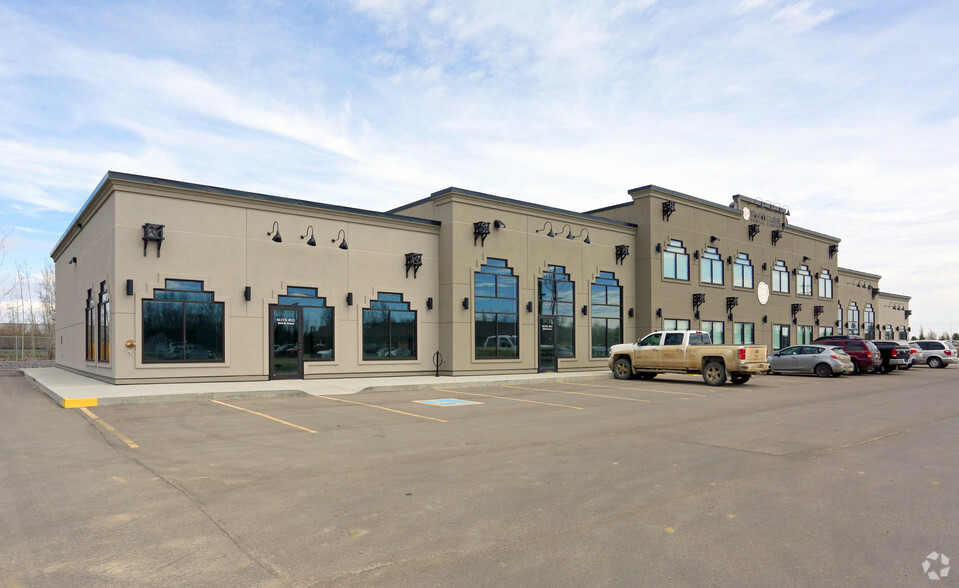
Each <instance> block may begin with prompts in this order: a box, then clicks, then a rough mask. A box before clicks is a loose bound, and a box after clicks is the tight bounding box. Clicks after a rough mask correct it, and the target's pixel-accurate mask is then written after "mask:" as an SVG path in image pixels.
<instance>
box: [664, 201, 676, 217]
mask: <svg viewBox="0 0 959 588" xmlns="http://www.w3.org/2000/svg"><path fill="white" fill-rule="evenodd" d="M674 212H676V203H675V202H673V201H672V200H667V201H666V202H663V220H664V221H666V222H669V217H670V215H672V214H673V213H674Z"/></svg>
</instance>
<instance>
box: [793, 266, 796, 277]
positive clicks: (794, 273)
mask: <svg viewBox="0 0 959 588" xmlns="http://www.w3.org/2000/svg"><path fill="white" fill-rule="evenodd" d="M793 275H794V276H795V275H796V268H793Z"/></svg>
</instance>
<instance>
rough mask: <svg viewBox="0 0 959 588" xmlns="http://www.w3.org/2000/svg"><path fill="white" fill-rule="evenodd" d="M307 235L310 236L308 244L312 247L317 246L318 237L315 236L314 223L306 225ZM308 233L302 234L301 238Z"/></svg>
mask: <svg viewBox="0 0 959 588" xmlns="http://www.w3.org/2000/svg"><path fill="white" fill-rule="evenodd" d="M306 235H309V236H310V240H309V241H307V242H306V244H307V245H309V246H310V247H316V239H314V238H313V225H310V226H308V227H306ZM306 235H300V239H305V238H306Z"/></svg>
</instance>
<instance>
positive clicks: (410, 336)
mask: <svg viewBox="0 0 959 588" xmlns="http://www.w3.org/2000/svg"><path fill="white" fill-rule="evenodd" d="M363 359H416V311H415V310H410V303H409V302H404V301H403V295H402V294H394V293H389V292H380V293H379V294H378V295H377V297H376V299H375V300H371V301H370V307H369V308H364V309H363Z"/></svg>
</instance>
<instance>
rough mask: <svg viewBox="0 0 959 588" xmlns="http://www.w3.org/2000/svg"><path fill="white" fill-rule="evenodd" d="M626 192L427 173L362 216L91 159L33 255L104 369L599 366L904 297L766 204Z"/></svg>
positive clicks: (71, 360)
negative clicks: (448, 183)
mask: <svg viewBox="0 0 959 588" xmlns="http://www.w3.org/2000/svg"><path fill="white" fill-rule="evenodd" d="M629 195H630V197H631V200H630V201H628V202H626V203H624V204H622V205H618V206H613V207H608V208H605V209H600V210H595V211H592V212H590V213H578V212H573V211H567V210H561V209H557V208H553V207H548V206H542V205H538V204H533V203H529V202H522V201H518V200H513V199H509V198H502V197H498V196H492V195H488V194H482V193H478V192H472V191H469V190H462V189H458V188H448V189H446V190H441V191H439V192H436V193H434V194H432V195H431V196H430V197H428V198H425V199H422V200H419V201H416V202H413V203H411V204H409V205H406V206H403V207H400V208H397V209H394V210H392V211H390V212H388V213H383V212H375V211H369V210H359V209H353V208H347V207H341V206H330V205H324V204H318V203H315V202H309V201H302V200H294V199H288V198H280V197H276V196H269V195H264V194H255V193H249V192H241V191H235V190H228V189H223V188H216V187H211V186H201V185H195V184H188V183H183V182H176V181H170V180H163V179H159V178H149V177H143V176H135V175H130V174H122V173H116V172H110V173H108V174H107V175H106V176H105V177H104V179H103V181H102V182H101V183H100V185H99V186H97V188H96V189H95V190H94V192H93V194H92V195H91V197H90V199H89V200H88V201H87V203H86V204H85V205H84V207H83V209H82V210H81V211H80V213H79V214H78V215H77V217H76V219H75V220H74V221H73V223H72V225H71V226H70V227H69V229H68V230H67V231H66V232H65V234H64V235H63V237H62V238H61V240H60V242H59V243H58V244H57V246H56V248H55V249H54V251H53V253H52V257H53V259H54V261H55V265H56V273H57V292H56V296H57V308H58V312H57V337H58V346H57V363H58V365H60V366H62V367H64V368H66V369H69V370H73V371H76V372H79V373H84V374H88V375H91V376H93V377H97V378H101V379H104V380H106V381H110V382H114V383H137V382H153V381H210V380H256V379H268V378H282V377H286V378H323V377H346V376H357V375H370V376H372V375H385V374H429V373H434V370H435V369H436V368H435V364H434V361H436V360H438V359H441V360H442V363H441V365H440V366H439V372H440V373H441V374H446V375H458V374H477V373H490V374H493V373H523V372H536V371H551V370H559V371H567V370H589V369H596V370H604V369H606V359H605V354H606V350H607V349H608V346H609V345H610V344H613V343H616V342H620V341H623V340H625V341H630V340H635V339H636V338H637V337H638V336H641V335H643V334H645V333H646V332H648V331H651V330H656V329H661V328H664V327H671V326H677V327H682V326H685V325H686V324H688V325H689V327H690V328H705V329H707V330H710V332H711V333H713V334H714V337H716V338H719V337H722V338H724V340H725V342H727V343H731V342H733V341H734V339H744V338H745V339H747V340H746V341H745V342H755V343H760V344H765V345H767V346H768V347H770V348H773V347H777V346H781V345H782V343H784V342H786V343H797V342H802V340H803V338H806V337H809V338H815V337H816V336H818V335H819V334H822V332H823V330H824V329H826V328H827V327H828V328H831V329H832V332H834V333H839V332H847V331H848V330H849V325H847V324H846V323H847V322H848V323H849V324H850V325H851V321H850V320H849V318H848V312H846V311H844V312H846V314H844V319H843V320H842V321H840V317H839V316H838V309H839V308H840V307H841V306H843V305H845V306H846V307H847V308H848V307H849V304H850V303H851V302H855V303H856V304H855V308H857V309H859V312H860V313H861V314H862V315H863V316H860V317H859V318H860V320H859V321H858V323H857V324H860V327H859V330H860V334H863V335H864V336H866V337H870V336H871V337H874V338H878V337H880V336H886V337H887V338H900V331H897V330H896V328H899V329H901V333H902V334H903V336H904V334H905V333H906V332H908V328H909V327H908V303H909V297H908V296H901V295H895V294H888V293H885V292H881V291H880V290H879V285H878V284H879V276H878V275H875V274H866V273H863V272H857V271H854V270H847V269H843V268H840V267H839V266H838V257H839V254H838V245H839V239H838V238H836V237H831V236H828V235H823V234H820V233H816V232H814V231H811V230H808V229H802V228H799V227H794V226H792V225H790V224H789V223H788V222H787V221H788V217H787V211H785V210H783V209H780V208H778V207H774V206H769V205H767V204H764V203H762V202H761V201H757V200H752V199H749V198H746V197H741V196H736V197H734V198H733V202H732V203H731V204H730V205H729V206H722V205H719V204H715V203H712V202H709V201H706V200H702V199H699V198H695V197H692V196H688V195H684V194H680V193H677V192H673V191H670V190H666V189H663V188H658V187H655V186H647V187H644V188H638V189H636V190H631V191H630V192H629ZM774 231H780V232H779V233H774ZM277 235H281V237H279V238H278V237H277ZM773 235H775V237H774V236H773ZM161 237H162V238H161ZM747 263H748V266H747V265H746V264H747ZM683 266H685V270H684V269H683ZM747 267H748V268H750V269H748V270H747V269H746V268H747ZM784 268H785V273H784V272H783V269H784ZM747 278H748V279H747ZM826 278H828V281H829V286H828V288H827V290H828V292H823V291H821V287H822V285H823V284H825V282H826ZM766 289H768V295H767V294H766V293H765V290H766ZM867 307H868V308H870V309H871V311H872V312H873V313H874V315H870V316H871V317H872V318H873V320H872V325H871V327H870V328H871V329H872V331H870V332H871V333H874V334H873V335H869V334H867V333H866V332H865V331H866V330H867V326H866V325H864V324H862V323H864V322H865V318H866V317H865V316H864V315H865V312H866V309H867ZM687 321H688V323H687ZM837 322H840V323H841V324H840V325H837V324H836V323H837ZM745 325H751V327H749V328H748V329H747V327H746V326H745ZM876 325H879V326H880V328H878V329H877V328H876ZM887 325H888V326H889V328H888V329H887V328H886V326H887ZM747 331H748V332H747Z"/></svg>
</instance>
